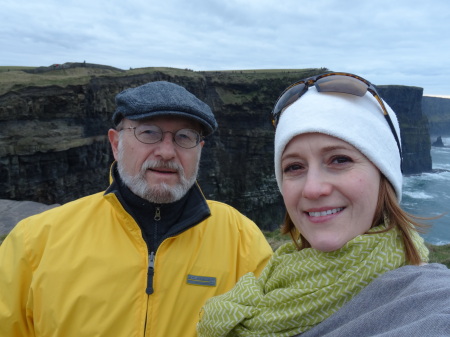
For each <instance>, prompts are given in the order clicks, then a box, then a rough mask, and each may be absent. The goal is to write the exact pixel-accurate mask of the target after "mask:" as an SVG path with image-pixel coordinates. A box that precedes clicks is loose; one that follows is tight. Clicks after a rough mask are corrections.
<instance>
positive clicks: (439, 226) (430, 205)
mask: <svg viewBox="0 0 450 337" xmlns="http://www.w3.org/2000/svg"><path fill="white" fill-rule="evenodd" d="M442 142H443V143H444V145H445V147H431V159H432V163H433V172H432V173H421V174H418V175H408V176H404V177H403V194H402V202H401V206H402V208H403V209H404V210H405V211H407V212H409V213H411V214H414V215H418V216H423V217H435V216H440V217H439V218H437V219H433V220H430V221H426V222H425V223H427V224H429V225H431V227H430V228H428V229H427V231H426V233H424V234H422V236H423V237H424V239H425V241H426V242H428V243H431V244H433V245H446V244H450V137H442Z"/></svg>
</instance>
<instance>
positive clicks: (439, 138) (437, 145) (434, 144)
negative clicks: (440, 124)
mask: <svg viewBox="0 0 450 337" xmlns="http://www.w3.org/2000/svg"><path fill="white" fill-rule="evenodd" d="M431 146H436V147H445V145H444V142H443V141H442V137H441V136H439V137H437V139H436V141H435V142H433V144H431Z"/></svg>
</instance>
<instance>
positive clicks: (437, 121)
mask: <svg viewBox="0 0 450 337" xmlns="http://www.w3.org/2000/svg"><path fill="white" fill-rule="evenodd" d="M422 109H423V112H424V114H425V115H426V116H427V117H428V121H429V126H430V135H431V136H433V141H434V140H436V137H437V136H450V99H449V98H440V97H430V96H424V97H423V99H422Z"/></svg>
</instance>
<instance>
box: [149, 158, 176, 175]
mask: <svg viewBox="0 0 450 337" xmlns="http://www.w3.org/2000/svg"><path fill="white" fill-rule="evenodd" d="M148 169H169V170H175V171H176V172H178V173H180V174H182V175H183V174H184V169H183V166H181V165H180V164H178V163H175V162H172V161H162V160H150V159H149V160H146V161H145V162H144V163H143V164H142V168H141V170H142V172H145V171H147V170H148Z"/></svg>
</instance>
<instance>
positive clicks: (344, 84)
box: [271, 72, 402, 158]
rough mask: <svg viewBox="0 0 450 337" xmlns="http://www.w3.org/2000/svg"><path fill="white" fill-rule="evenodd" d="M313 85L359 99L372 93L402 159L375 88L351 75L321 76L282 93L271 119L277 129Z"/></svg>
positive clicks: (299, 82)
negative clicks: (289, 108) (293, 106)
mask: <svg viewBox="0 0 450 337" xmlns="http://www.w3.org/2000/svg"><path fill="white" fill-rule="evenodd" d="M313 85H314V86H315V87H316V89H317V91H318V92H337V93H345V94H350V95H355V96H359V97H362V96H364V95H365V94H366V92H370V93H371V94H372V95H373V97H375V99H376V100H377V102H378V103H379V104H380V106H381V110H382V111H383V115H384V117H385V118H386V121H387V123H388V124H389V127H390V128H391V132H392V134H393V135H394V138H395V141H396V142H397V147H398V151H399V153H400V158H402V150H401V146H400V140H399V138H398V136H397V132H396V131H395V128H394V124H393V123H392V120H391V117H390V116H389V113H388V111H387V109H386V106H385V105H384V103H383V100H382V99H381V98H380V95H379V94H378V92H377V90H376V89H375V86H374V85H373V84H372V83H370V82H369V81H367V80H366V79H364V78H362V77H359V76H357V75H353V74H349V73H340V72H336V73H327V74H321V75H317V76H313V77H309V78H306V79H304V80H301V81H298V82H295V83H293V84H291V85H290V86H289V87H287V88H286V89H285V90H284V91H283V92H282V93H281V95H280V97H279V98H278V100H277V102H276V103H275V107H274V108H273V110H272V115H271V118H272V124H273V126H274V127H275V128H276V127H277V124H278V121H279V120H280V117H281V114H282V113H283V111H284V109H285V108H287V107H288V106H289V105H291V104H292V103H294V102H295V101H297V100H298V99H300V97H302V96H303V94H305V92H307V91H308V89H309V88H310V87H312V86H313Z"/></svg>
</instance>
